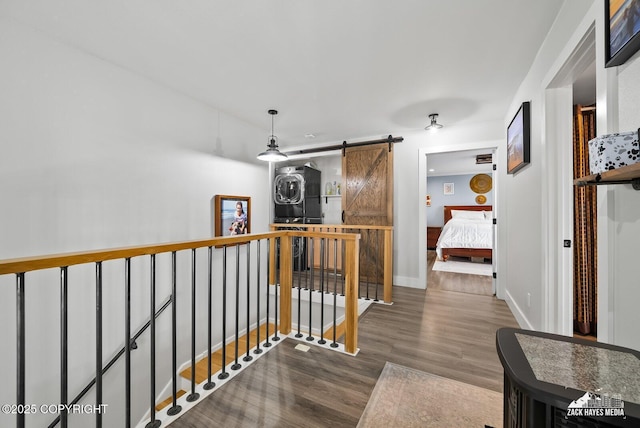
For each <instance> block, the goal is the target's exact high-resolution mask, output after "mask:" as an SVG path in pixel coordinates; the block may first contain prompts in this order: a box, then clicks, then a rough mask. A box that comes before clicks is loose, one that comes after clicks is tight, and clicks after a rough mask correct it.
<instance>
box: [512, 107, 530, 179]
mask: <svg viewBox="0 0 640 428" xmlns="http://www.w3.org/2000/svg"><path fill="white" fill-rule="evenodd" d="M530 157H531V103H530V102H529V101H525V102H523V103H522V104H521V105H520V108H518V112H517V113H516V114H515V116H514V117H513V119H512V120H511V123H510V124H509V126H508V127H507V174H515V173H516V172H517V171H519V170H521V169H522V168H524V167H525V166H526V165H528V164H529V162H530V161H531V159H530Z"/></svg>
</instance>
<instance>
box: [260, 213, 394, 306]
mask: <svg viewBox="0 0 640 428" xmlns="http://www.w3.org/2000/svg"><path fill="white" fill-rule="evenodd" d="M269 227H270V229H271V230H272V231H276V230H296V229H302V230H305V231H308V232H316V233H356V234H359V235H360V236H361V240H364V241H365V242H366V243H367V244H368V245H367V246H366V247H363V245H362V244H360V245H359V251H358V258H359V260H360V263H359V265H360V275H359V276H358V280H359V281H360V284H361V285H359V286H358V288H357V289H358V296H359V297H363V298H366V299H367V300H369V299H370V298H373V297H374V296H369V288H368V285H369V284H370V282H371V281H373V282H374V287H375V300H378V287H379V286H380V287H381V288H382V298H383V300H384V302H385V303H392V302H393V226H368V225H349V224H302V223H272V224H271V225H270V226H269ZM307 236H310V237H312V236H314V235H307ZM317 246H318V245H317V244H316V247H317ZM367 248H368V251H367ZM316 250H317V248H316ZM334 251H335V250H333V249H332V248H331V247H329V248H328V249H327V256H328V258H329V267H335V268H336V269H337V271H338V272H339V273H342V270H343V266H342V260H344V259H345V255H344V252H345V249H344V248H343V247H342V246H341V247H340V248H339V249H338V250H337V254H334ZM365 252H366V254H365ZM318 253H319V252H318V251H316V255H315V257H314V258H311V256H310V255H309V253H307V258H308V259H309V260H308V263H309V264H311V263H313V264H315V265H318V263H319V257H320V256H319V254H318ZM333 260H335V261H333ZM333 265H335V266H333ZM370 271H371V272H370ZM363 289H364V291H362V290H363ZM372 294H374V293H372Z"/></svg>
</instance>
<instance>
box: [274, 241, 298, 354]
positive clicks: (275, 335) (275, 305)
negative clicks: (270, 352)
mask: <svg viewBox="0 0 640 428" xmlns="http://www.w3.org/2000/svg"><path fill="white" fill-rule="evenodd" d="M281 242H282V240H281ZM289 260H291V259H289ZM291 269H293V266H291ZM281 278H282V266H280V269H278V282H277V283H276V285H275V286H274V287H273V288H274V290H273V291H274V295H275V300H274V302H275V303H274V304H273V312H274V321H275V322H274V323H273V325H274V328H273V337H272V338H271V340H273V341H274V342H277V341H278V340H280V337H278V302H279V300H278V288H279V287H280V286H282V280H281ZM289 286H291V284H289Z"/></svg>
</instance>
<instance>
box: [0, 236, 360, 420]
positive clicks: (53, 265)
mask: <svg viewBox="0 0 640 428" xmlns="http://www.w3.org/2000/svg"><path fill="white" fill-rule="evenodd" d="M300 236H302V237H306V238H311V237H313V238H317V239H338V240H340V241H341V242H344V244H343V246H344V249H345V250H344V254H345V256H344V267H343V275H344V277H345V302H346V308H345V323H344V325H345V330H344V331H345V333H344V349H345V351H346V352H348V353H352V354H355V352H356V351H357V317H358V308H357V306H358V305H357V299H358V296H357V280H356V278H358V277H359V272H358V268H359V264H358V259H357V257H356V255H357V254H358V248H359V238H360V236H359V235H358V234H353V233H324V232H305V231H286V230H282V231H275V232H267V233H256V234H250V235H241V236H230V237H218V238H212V239H204V240H196V241H185V242H174V243H164V244H156V245H146V246H135V247H126V248H115V249H107V250H96V251H85V252H77V253H67V254H57V255H49V256H40V257H25V258H19V259H11V260H0V280H2V279H3V278H5V277H4V275H15V288H14V290H15V302H16V311H15V313H16V321H15V325H14V326H13V328H15V332H16V333H15V334H16V341H15V342H14V343H15V344H16V345H15V348H14V352H15V358H16V360H15V361H16V373H17V376H16V403H15V404H16V406H24V405H25V404H26V403H27V402H28V401H29V400H28V398H29V397H30V395H29V391H27V387H26V361H27V359H26V351H27V349H28V348H27V337H29V339H30V340H32V341H33V340H36V339H33V338H32V337H33V336H31V335H30V334H32V331H31V330H28V329H27V328H25V326H26V325H27V322H26V321H27V319H28V318H27V317H28V316H35V317H37V318H35V319H37V320H40V316H39V314H34V313H32V312H31V311H29V312H28V311H27V310H26V308H27V307H29V306H28V305H26V304H25V303H26V299H27V298H29V299H34V295H31V294H29V295H28V294H27V293H26V289H27V287H28V286H29V287H30V286H34V288H37V287H35V286H44V287H46V286H48V285H49V284H48V283H49V282H50V281H51V279H48V278H49V277H51V276H52V275H53V277H54V278H55V272H56V271H53V272H51V271H49V272H46V273H47V275H48V276H47V278H45V275H34V276H33V280H32V276H31V275H30V272H33V271H45V270H48V269H57V270H58V271H59V286H60V306H59V308H60V309H59V317H60V338H59V340H60V342H59V343H60V389H58V391H59V394H60V395H59V397H54V396H53V395H57V394H56V393H55V392H54V390H55V388H54V385H53V384H51V385H49V386H47V385H42V384H41V385H39V389H40V390H42V391H51V393H49V392H47V393H48V394H49V395H52V396H51V398H50V400H49V401H51V402H59V403H60V404H61V405H62V406H61V409H60V413H59V419H57V420H56V421H54V422H53V423H52V424H51V425H50V426H54V425H56V424H57V423H58V421H59V423H60V424H61V426H63V427H66V426H67V424H68V420H69V418H70V417H74V418H75V417H91V418H95V425H96V426H101V425H102V420H103V416H104V415H103V414H102V413H101V412H94V413H93V414H92V415H81V416H77V415H71V414H70V413H69V410H68V409H65V408H64V405H66V404H68V403H69V401H68V397H67V394H68V385H69V376H70V374H71V372H70V371H69V370H68V368H67V367H68V366H67V361H68V359H69V354H68V350H69V349H68V335H69V331H70V328H69V327H70V326H69V323H68V311H71V310H76V311H78V310H80V308H82V307H86V306H87V302H84V301H73V302H72V304H70V303H69V293H70V291H71V290H73V291H74V292H75V291H76V290H77V288H76V287H75V286H76V284H75V281H78V282H79V283H80V285H79V286H86V285H87V282H89V283H90V282H91V281H87V276H88V275H87V273H88V272H87V270H86V269H77V268H75V266H78V265H89V266H92V265H93V266H95V277H94V278H95V299H96V305H95V318H94V319H95V332H94V336H95V337H93V339H94V340H95V360H96V361H95V367H96V371H95V373H96V380H95V385H94V390H95V394H94V396H95V401H96V402H95V406H102V405H104V404H105V403H103V402H102V397H103V391H102V389H103V382H102V374H103V367H104V366H103V361H102V355H103V340H104V339H103V336H102V329H103V325H107V326H108V327H111V326H110V325H109V323H110V322H112V321H113V319H114V316H113V315H114V314H113V312H112V311H107V310H104V308H103V298H102V293H103V289H105V290H113V289H114V288H113V287H116V288H117V289H118V290H121V288H120V287H121V285H120V284H121V282H120V281H119V280H117V279H115V280H114V278H113V274H111V275H106V278H103V263H105V262H107V261H114V262H110V264H107V265H108V266H109V267H110V268H113V267H114V266H115V265H114V264H113V263H116V264H118V263H119V262H118V261H120V262H124V266H125V269H124V278H123V279H124V281H123V282H124V284H125V287H124V293H123V298H124V304H122V307H124V309H125V325H126V329H125V332H126V334H125V336H126V337H125V339H124V343H125V353H124V355H125V361H126V363H125V367H126V370H125V375H124V376H123V383H124V385H123V388H124V390H125V409H119V408H117V406H112V407H110V408H109V415H108V417H109V418H114V417H117V418H120V417H122V418H123V419H124V421H123V420H122V419H119V421H118V422H114V420H113V419H111V420H110V422H111V423H115V424H117V425H120V426H126V427H129V426H131V424H132V412H133V411H134V409H132V408H131V395H132V391H131V387H132V385H131V371H132V370H131V364H132V362H133V360H132V358H131V352H132V347H131V338H132V336H131V330H130V321H131V315H132V313H131V308H130V306H131V304H130V303H131V302H130V299H131V295H130V293H131V289H132V287H134V288H136V287H140V285H141V284H138V283H137V282H138V281H139V280H140V275H138V276H137V277H136V278H135V279H134V278H132V276H134V275H132V273H131V264H132V260H136V261H140V262H139V263H140V264H139V265H136V266H144V265H150V266H151V268H150V271H147V273H148V275H149V278H145V281H146V280H147V279H149V281H150V282H149V283H148V286H149V290H151V293H150V297H149V299H150V300H149V303H148V305H149V306H148V307H149V308H151V310H150V313H154V311H155V309H153V308H156V302H155V295H156V274H157V271H158V272H160V273H158V282H160V280H161V279H164V280H167V281H171V282H172V298H171V303H172V304H171V306H172V315H171V317H172V333H171V334H170V335H171V336H172V338H166V336H162V337H156V335H157V334H156V333H155V327H156V326H155V317H154V316H151V317H150V321H149V331H150V334H149V336H148V339H149V341H150V345H149V356H148V358H149V359H148V360H147V361H148V364H149V365H146V364H145V365H146V367H145V370H149V367H150V372H151V373H150V374H149V377H148V379H149V380H150V382H149V383H150V385H152V386H151V388H150V394H149V403H150V407H149V408H150V409H151V415H150V421H149V423H150V424H151V425H153V426H159V425H160V424H161V421H160V420H157V419H156V414H155V413H156V406H157V404H158V403H156V397H155V383H156V380H155V363H156V355H155V349H156V343H155V342H156V340H158V341H160V340H163V341H164V342H162V345H163V346H165V348H166V347H167V346H168V347H169V348H171V350H172V353H173V357H172V360H173V366H174V370H173V372H174V373H177V369H176V358H175V351H176V319H177V318H180V319H185V318H186V317H188V316H189V315H191V318H192V332H191V348H192V352H191V354H192V360H193V361H195V359H194V353H195V343H196V331H195V328H196V325H198V324H197V323H196V322H195V314H196V306H197V305H196V300H197V298H196V290H199V291H197V293H198V297H199V298H200V299H202V296H203V295H204V294H206V291H205V292H203V290H206V289H207V283H208V290H209V291H208V293H209V294H208V300H209V310H208V312H209V315H208V317H209V318H208V319H209V321H208V322H207V323H208V325H209V326H210V325H211V324H212V318H211V304H210V303H211V301H212V299H218V297H217V296H213V295H212V294H211V293H212V287H211V284H212V253H213V252H215V257H218V255H219V254H220V252H222V253H224V254H225V256H224V260H225V261H224V266H223V268H222V272H223V278H227V276H228V275H227V267H226V252H227V248H232V249H233V248H235V250H236V266H235V267H236V275H235V278H234V279H235V289H234V284H232V283H231V282H232V281H230V284H229V285H225V286H220V285H219V284H217V285H216V287H218V288H217V289H219V288H220V287H222V289H223V291H225V290H227V288H228V289H229V294H231V295H232V296H233V293H234V292H235V303H236V308H235V310H236V311H238V310H239V309H238V308H239V298H240V296H241V295H242V293H240V286H241V284H240V282H241V279H240V278H239V276H240V275H239V272H240V268H239V266H238V264H239V263H240V250H239V248H242V249H243V250H242V251H243V253H242V254H246V263H247V266H246V273H247V277H246V293H247V294H246V295H247V296H249V295H250V292H253V293H255V296H256V297H257V298H258V299H259V298H260V297H259V296H261V294H262V291H260V290H265V291H266V293H265V295H266V298H265V297H262V298H264V299H265V300H266V302H265V301H263V302H262V304H261V303H260V302H259V301H258V302H256V303H257V304H256V303H253V301H252V302H251V304H252V305H256V309H257V313H256V314H254V318H255V319H257V320H258V323H257V325H259V326H260V325H261V324H262V322H261V321H260V320H261V319H263V318H264V319H266V320H267V321H268V320H271V319H273V320H275V322H276V325H277V326H278V327H279V329H276V327H275V326H271V327H272V328H273V334H274V340H275V338H276V337H277V334H278V333H280V334H282V335H285V336H286V335H288V334H289V333H290V332H291V298H292V296H291V288H292V284H291V278H292V272H291V271H292V263H291V241H292V239H293V237H300ZM276 241H279V243H280V244H279V246H276V245H275V244H276ZM261 242H262V243H266V246H263V247H265V248H266V253H267V258H266V259H263V261H264V265H265V266H266V269H265V270H266V272H264V271H262V273H261V270H260V265H261V264H263V263H261V262H260V247H261V245H260V243H261ZM253 246H255V248H257V254H256V253H253V254H254V256H253V258H251V257H250V254H249V251H250V249H251V248H252V247H253ZM277 247H279V248H277ZM207 248H208V251H209V252H208V254H209V263H208V264H209V266H208V271H209V275H208V281H205V280H204V279H203V278H202V277H203V276H204V275H198V273H200V272H201V271H202V270H203V269H204V268H202V267H200V266H202V265H201V264H200V265H198V268H199V269H198V268H197V267H196V260H197V259H198V257H197V253H196V250H199V249H200V250H206V249H207ZM164 253H166V254H170V255H171V256H172V271H173V275H172V277H173V278H172V279H171V278H168V276H171V275H167V270H162V269H157V268H156V256H157V255H160V254H164ZM177 253H179V254H181V255H184V256H185V258H186V257H188V254H189V253H190V254H191V281H190V282H191V284H190V286H191V287H189V286H188V285H187V284H184V282H187V281H177V280H176V270H178V269H181V268H182V267H184V265H180V266H179V267H176V261H175V260H176V254H177ZM198 254H202V253H201V252H199V253H198ZM255 258H257V262H256V264H255V268H256V269H257V275H255V276H253V274H256V272H254V271H253V269H254V267H253V266H254V265H253V264H252V263H253V259H255ZM277 259H279V261H280V265H279V266H277V279H278V281H277V282H276V281H275V279H276V260H277ZM145 260H150V263H147V262H145ZM161 260H165V259H164V258H162V259H161V258H158V261H157V262H158V263H160V262H161ZM216 260H218V259H216ZM147 269H148V267H147ZM243 269H244V267H243ZM187 270H188V269H187ZM110 272H112V270H111V271H110ZM181 275H182V276H181V278H182V277H184V276H186V273H185V272H183V271H181ZM250 275H251V277H250ZM143 276H144V275H143ZM70 278H71V280H70ZM89 278H90V275H89ZM103 280H104V283H103ZM70 281H72V282H73V286H72V287H70V286H69V282H70ZM114 281H115V284H114V283H113V282H114ZM225 281H226V279H225ZM244 281H245V279H244V278H243V279H242V287H244V286H245V283H244ZM51 282H58V281H56V280H54V281H51ZM178 282H180V284H179V285H180V286H181V287H180V288H177V286H178ZM276 283H277V284H279V285H280V287H273V285H274V284H276ZM8 284H9V283H8V281H0V288H2V293H3V295H5V296H6V294H7V293H11V291H10V290H8V288H10V287H7V285H8ZM263 287H264V288H263ZM270 289H272V290H276V294H275V299H276V300H277V301H279V302H280V305H279V306H278V305H275V306H274V308H273V311H274V312H273V313H272V314H270V313H269V303H268V302H269V300H272V298H271V295H272V294H270V292H269V290H270ZM189 290H191V291H189ZM252 290H253V291H252ZM277 290H280V291H279V292H280V295H279V296H278V294H277V293H278V291H277ZM225 292H226V291H225ZM119 293H120V292H119ZM175 293H177V294H175ZM181 294H184V296H182V297H181ZM189 296H190V298H189ZM110 297H112V296H110ZM184 297H186V298H184ZM37 298H38V296H35V299H37ZM180 299H182V300H185V301H187V300H190V301H191V313H190V314H189V312H188V311H186V312H184V313H181V314H180V316H178V315H177V314H176V307H177V305H176V302H177V300H180ZM233 299H234V297H231V300H233ZM76 300H77V299H76ZM244 300H245V301H246V302H245V301H243V304H244V303H246V305H247V311H249V304H250V301H249V300H248V299H247V298H246V297H245V298H244ZM224 301H225V302H226V300H224ZM107 302H108V303H112V300H107ZM91 303H92V302H91ZM91 303H90V304H91ZM118 305H121V304H120V303H119V304H118ZM261 305H262V306H261ZM264 306H266V315H265V313H264V312H263V311H264ZM223 307H224V305H223ZM252 307H253V306H252ZM181 311H182V309H181ZM27 312H28V313H27ZM201 312H202V311H200V312H198V314H199V316H201V317H205V319H206V315H202V314H201ZM237 314H238V312H236V316H235V319H236V321H235V328H236V334H235V338H236V342H238V341H239V339H240V338H239V334H238V323H239V322H240V320H239V318H238V315H237ZM249 315H250V312H247V321H248V319H249ZM120 316H121V315H120ZM105 318H106V323H107V324H105ZM230 318H232V316H230V317H229V318H224V319H225V320H226V319H230ZM241 321H242V322H243V323H244V320H241ZM224 322H226V321H224ZM251 322H252V323H255V320H254V321H251ZM205 324H206V323H205ZM4 327H5V328H7V329H11V328H12V326H11V325H6V324H5V326H4ZM71 327H73V328H81V329H83V331H86V330H87V328H86V327H85V326H83V325H82V324H79V325H73V326H71ZM247 327H248V326H247ZM244 328H245V327H243V329H244ZM309 328H310V329H311V326H309ZM74 331H75V330H74ZM88 331H89V332H90V331H91V330H90V329H89V330H88ZM198 332H199V334H200V335H201V336H203V335H204V333H202V332H200V331H198ZM223 332H224V329H223ZM218 334H219V332H218ZM210 335H211V332H209V340H210V338H211V336H210ZM265 336H267V335H266V332H265ZM221 337H223V338H224V337H226V336H225V334H224V333H223V334H222V336H221ZM267 337H268V336H267ZM85 340H86V339H85ZM90 340H91V339H90ZM185 340H186V338H185ZM199 340H200V341H202V339H199ZM225 340H226V339H225ZM167 341H169V342H170V343H171V344H168V343H167ZM222 343H223V344H225V343H226V342H225V341H223V342H222ZM200 346H202V345H200ZM229 346H231V345H229ZM233 346H237V344H234V345H233ZM89 348H90V347H89ZM223 349H225V352H226V347H225V346H223ZM235 349H236V353H237V348H235ZM6 350H9V352H11V347H10V346H8V347H5V348H4V350H3V351H2V352H6ZM135 352H143V351H142V350H137V351H135ZM85 354H87V356H83V357H82V358H84V360H85V362H83V364H86V363H88V362H89V361H90V359H91V358H92V357H90V356H88V355H91V353H90V352H89V353H87V352H86V351H85ZM138 358H139V357H138ZM236 359H237V357H236ZM76 360H77V358H76ZM228 360H229V358H227V359H226V361H228ZM136 361H137V359H136ZM219 361H220V365H222V364H221V363H222V358H220V359H219ZM75 363H77V361H75ZM75 368H76V367H74V369H75ZM140 370H141V369H140V368H138V369H137V370H136V373H140ZM207 370H208V368H207ZM74 371H75V370H74ZM184 374H188V375H191V377H192V379H194V380H195V377H197V379H198V380H200V379H201V378H202V375H201V374H198V368H197V367H196V371H195V372H193V373H192V372H191V370H189V373H184ZM194 374H195V376H193V375H194ZM74 383H77V382H74ZM112 383H113V382H109V384H112ZM172 383H173V384H174V388H175V384H176V383H177V382H176V381H173V382H172ZM133 386H134V387H136V388H138V387H139V385H138V384H136V385H133ZM194 386H195V384H194V385H192V388H193V387H194ZM189 395H190V396H193V395H194V394H193V391H192V393H191V394H189ZM195 395H196V397H195V398H194V399H195V400H197V399H198V397H197V395H198V394H195ZM178 396H179V395H178V392H177V390H175V391H173V392H172V397H171V401H172V403H173V404H174V405H173V406H172V407H171V408H170V409H169V411H167V414H170V413H169V412H170V411H172V410H175V411H176V413H177V412H179V409H177V410H176V407H179V406H176V402H177V398H178ZM165 408H166V406H165ZM163 410H164V408H163ZM135 412H138V413H139V409H137V410H135ZM120 415H122V416H120ZM53 416H54V415H51V414H49V415H30V416H29V418H33V419H30V420H32V422H30V424H33V422H35V423H36V425H41V424H42V423H43V422H44V421H43V417H53ZM163 417H165V416H163ZM165 418H166V417H165ZM82 421H83V423H84V419H82ZM25 424H26V415H25V414H24V413H19V414H17V415H16V420H15V426H16V427H18V428H23V427H24V426H25Z"/></svg>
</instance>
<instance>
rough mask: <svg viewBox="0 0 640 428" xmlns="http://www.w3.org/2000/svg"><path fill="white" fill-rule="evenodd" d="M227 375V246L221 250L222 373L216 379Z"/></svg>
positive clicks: (224, 377)
mask: <svg viewBox="0 0 640 428" xmlns="http://www.w3.org/2000/svg"><path fill="white" fill-rule="evenodd" d="M228 377H229V373H227V246H226V245H225V246H224V247H223V248H222V372H221V373H220V374H219V375H218V379H226V378H228Z"/></svg>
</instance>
